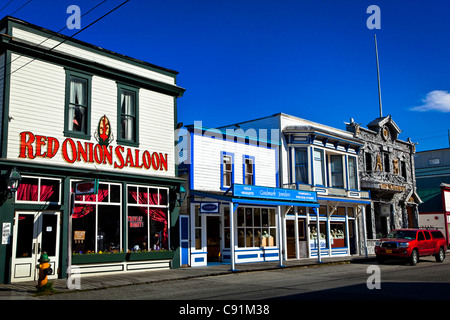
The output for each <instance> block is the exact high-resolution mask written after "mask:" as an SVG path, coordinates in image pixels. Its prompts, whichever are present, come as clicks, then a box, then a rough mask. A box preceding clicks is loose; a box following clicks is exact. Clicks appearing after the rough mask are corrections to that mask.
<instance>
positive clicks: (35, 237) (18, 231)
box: [11, 211, 60, 282]
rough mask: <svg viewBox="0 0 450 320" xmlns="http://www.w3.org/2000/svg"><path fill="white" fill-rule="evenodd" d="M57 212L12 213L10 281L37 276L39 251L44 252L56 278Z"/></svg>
mask: <svg viewBox="0 0 450 320" xmlns="http://www.w3.org/2000/svg"><path fill="white" fill-rule="evenodd" d="M59 233H60V212H59V211H42V212H39V211H16V213H15V216H14V233H13V239H14V240H13V250H12V269H11V282H21V281H35V280H37V279H38V276H39V274H38V271H39V269H37V268H36V265H37V264H39V261H38V260H39V258H40V255H41V253H42V252H47V254H48V257H49V259H50V267H51V268H52V271H53V273H52V274H51V275H49V276H48V278H49V279H56V278H57V277H58V273H57V271H56V270H57V267H58V265H59V261H58V260H59Z"/></svg>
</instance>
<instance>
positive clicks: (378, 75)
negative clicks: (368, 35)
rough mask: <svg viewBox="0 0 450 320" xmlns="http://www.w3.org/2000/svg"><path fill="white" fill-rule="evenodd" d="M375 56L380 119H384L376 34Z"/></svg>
mask: <svg viewBox="0 0 450 320" xmlns="http://www.w3.org/2000/svg"><path fill="white" fill-rule="evenodd" d="M375 56H376V58H377V78H378V102H379V105H380V118H382V117H383V106H382V103H381V85H380V65H379V62H378V46H377V35H376V34H375Z"/></svg>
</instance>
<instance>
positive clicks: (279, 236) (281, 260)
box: [277, 206, 284, 267]
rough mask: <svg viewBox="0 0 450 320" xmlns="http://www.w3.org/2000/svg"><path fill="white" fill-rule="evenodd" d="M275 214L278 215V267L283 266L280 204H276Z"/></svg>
mask: <svg viewBox="0 0 450 320" xmlns="http://www.w3.org/2000/svg"><path fill="white" fill-rule="evenodd" d="M277 216H278V232H277V233H278V257H279V261H280V267H284V265H283V237H282V234H281V232H282V228H281V209H280V206H277Z"/></svg>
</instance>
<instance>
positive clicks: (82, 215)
mask: <svg viewBox="0 0 450 320" xmlns="http://www.w3.org/2000/svg"><path fill="white" fill-rule="evenodd" d="M74 184H75V182H74V181H72V189H73V187H74ZM121 189H122V186H121V185H120V184H112V183H100V184H99V190H98V193H97V194H95V195H84V196H76V197H75V203H74V209H73V214H72V232H73V238H72V239H73V240H72V241H73V242H72V249H73V251H74V252H75V253H78V254H81V253H100V252H119V251H120V250H121V249H122V246H121V220H122V219H121V216H122V213H121V211H122V209H121V204H122V199H121V194H122V192H121Z"/></svg>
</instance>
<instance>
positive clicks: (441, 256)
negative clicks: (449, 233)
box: [435, 248, 445, 262]
mask: <svg viewBox="0 0 450 320" xmlns="http://www.w3.org/2000/svg"><path fill="white" fill-rule="evenodd" d="M435 258H436V261H437V262H443V261H444V259H445V251H444V248H439V253H438V254H437V255H436V256H435Z"/></svg>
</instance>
